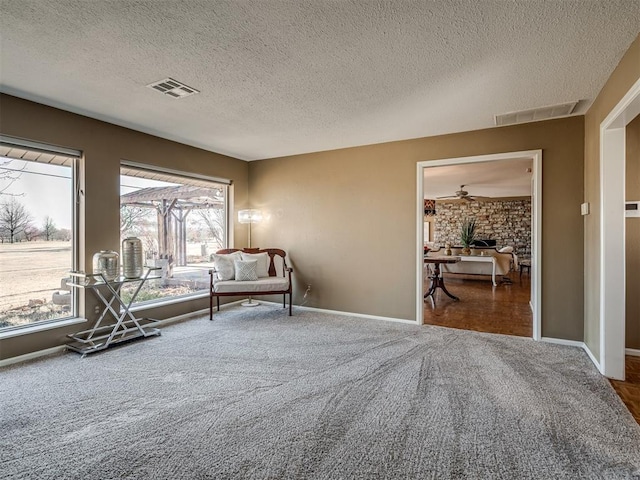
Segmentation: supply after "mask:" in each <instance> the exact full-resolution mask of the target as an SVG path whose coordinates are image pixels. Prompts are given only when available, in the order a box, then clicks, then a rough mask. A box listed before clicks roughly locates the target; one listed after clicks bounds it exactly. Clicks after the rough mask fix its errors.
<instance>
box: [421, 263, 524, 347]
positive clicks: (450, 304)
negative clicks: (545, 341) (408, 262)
mask: <svg viewBox="0 0 640 480" xmlns="http://www.w3.org/2000/svg"><path fill="white" fill-rule="evenodd" d="M510 278H511V282H512V283H511V284H507V283H499V284H498V286H497V287H494V286H493V285H492V284H491V279H490V277H487V276H474V275H451V274H445V276H444V281H445V285H446V287H447V290H449V292H451V293H452V294H453V295H455V296H457V297H459V298H460V301H459V302H456V301H454V300H452V299H450V298H449V297H447V296H446V295H445V294H444V292H442V291H440V290H439V289H438V290H437V294H436V306H435V307H433V306H432V304H431V300H427V301H425V302H424V323H426V324H429V325H440V326H442V327H451V328H461V329H464V330H475V331H477V332H488V333H501V334H504V335H517V336H520V337H531V336H533V316H532V314H531V307H530V306H529V298H530V293H531V282H530V279H529V276H528V275H526V274H525V275H523V276H522V279H520V276H519V275H518V274H517V273H514V272H512V273H511V275H510ZM428 287H429V280H428V279H425V288H428Z"/></svg>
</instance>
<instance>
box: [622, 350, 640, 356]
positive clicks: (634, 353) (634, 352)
mask: <svg viewBox="0 0 640 480" xmlns="http://www.w3.org/2000/svg"><path fill="white" fill-rule="evenodd" d="M624 353H626V354H627V355H631V356H633V357H640V350H638V349H636V348H625V349H624Z"/></svg>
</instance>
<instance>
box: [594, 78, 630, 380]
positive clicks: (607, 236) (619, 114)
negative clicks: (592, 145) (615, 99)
mask: <svg viewBox="0 0 640 480" xmlns="http://www.w3.org/2000/svg"><path fill="white" fill-rule="evenodd" d="M638 114H640V80H638V81H637V82H636V83H635V84H634V85H633V87H631V89H630V90H629V91H628V92H627V94H626V95H625V96H624V97H623V98H622V100H620V102H619V103H618V104H617V105H616V106H615V108H614V109H613V110H612V111H611V113H609V115H608V116H607V118H605V120H604V121H603V122H602V124H601V125H600V191H601V192H602V195H601V197H600V254H599V257H600V364H599V365H598V367H599V369H600V372H601V373H602V374H603V375H605V376H607V377H609V378H613V379H618V380H624V378H625V326H626V321H625V314H626V313H625V303H626V302H625V300H626V299H625V270H626V268H625V263H626V262H625V214H624V208H625V150H626V126H627V125H628V124H629V123H630V122H631V121H632V120H633V119H634V118H635V117H636V116H638Z"/></svg>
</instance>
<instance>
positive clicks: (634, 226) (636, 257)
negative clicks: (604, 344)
mask: <svg viewBox="0 0 640 480" xmlns="http://www.w3.org/2000/svg"><path fill="white" fill-rule="evenodd" d="M626 136H627V145H626V147H627V162H626V171H625V175H626V177H625V180H626V182H625V183H626V188H625V195H626V200H627V201H637V200H640V115H638V116H637V117H636V118H635V120H634V121H632V122H631V123H630V124H629V125H627V131H626ZM625 228H626V232H625V233H626V238H625V249H626V252H625V253H626V282H627V285H626V290H627V291H626V305H625V306H626V314H627V315H626V325H625V326H626V346H627V348H635V349H640V295H638V293H639V292H640V218H632V217H629V218H626V219H625Z"/></svg>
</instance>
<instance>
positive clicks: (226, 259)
mask: <svg viewBox="0 0 640 480" xmlns="http://www.w3.org/2000/svg"><path fill="white" fill-rule="evenodd" d="M241 258H242V257H241V255H240V252H233V253H228V254H218V253H214V254H213V264H214V266H215V267H216V276H217V277H218V280H235V278H236V269H235V266H234V264H233V262H235V261H236V260H240V259H241Z"/></svg>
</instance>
